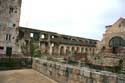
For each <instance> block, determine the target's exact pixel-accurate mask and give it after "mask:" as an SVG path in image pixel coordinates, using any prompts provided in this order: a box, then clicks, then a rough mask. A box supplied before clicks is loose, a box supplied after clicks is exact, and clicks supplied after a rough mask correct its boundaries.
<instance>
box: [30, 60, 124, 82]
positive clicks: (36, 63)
mask: <svg viewBox="0 0 125 83" xmlns="http://www.w3.org/2000/svg"><path fill="white" fill-rule="evenodd" d="M32 67H33V69H35V70H37V71H38V72H41V73H42V74H44V75H46V76H48V77H50V78H52V79H54V80H56V81H57V82H58V83H125V76H123V75H120V74H115V73H111V72H107V71H99V70H95V69H89V68H86V67H81V68H79V67H74V66H71V65H68V64H61V63H57V62H52V61H47V60H42V59H37V58H35V59H33V65H32Z"/></svg>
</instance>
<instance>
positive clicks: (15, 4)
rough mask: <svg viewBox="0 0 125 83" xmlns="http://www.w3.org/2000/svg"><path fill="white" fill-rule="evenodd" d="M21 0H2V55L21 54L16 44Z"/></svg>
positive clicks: (0, 13)
mask: <svg viewBox="0 0 125 83" xmlns="http://www.w3.org/2000/svg"><path fill="white" fill-rule="evenodd" d="M20 9H21V0H0V55H5V54H11V53H10V52H12V54H19V53H20V50H18V47H17V45H16V38H17V35H18V27H19V20H20Z"/></svg>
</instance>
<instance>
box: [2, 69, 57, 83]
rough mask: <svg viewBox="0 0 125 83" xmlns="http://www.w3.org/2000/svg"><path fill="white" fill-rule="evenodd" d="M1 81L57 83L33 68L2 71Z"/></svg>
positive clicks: (11, 82) (12, 82)
mask: <svg viewBox="0 0 125 83" xmlns="http://www.w3.org/2000/svg"><path fill="white" fill-rule="evenodd" d="M0 83H57V82H55V81H53V80H51V79H49V78H48V77H46V76H44V75H43V74H40V73H38V72H37V71H34V70H32V69H22V70H9V71H0Z"/></svg>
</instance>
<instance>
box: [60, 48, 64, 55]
mask: <svg viewBox="0 0 125 83" xmlns="http://www.w3.org/2000/svg"><path fill="white" fill-rule="evenodd" d="M60 55H64V46H61V48H60Z"/></svg>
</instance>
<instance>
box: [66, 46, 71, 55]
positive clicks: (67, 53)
mask: <svg viewBox="0 0 125 83" xmlns="http://www.w3.org/2000/svg"><path fill="white" fill-rule="evenodd" d="M69 54H70V48H69V47H67V48H66V55H69Z"/></svg>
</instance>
